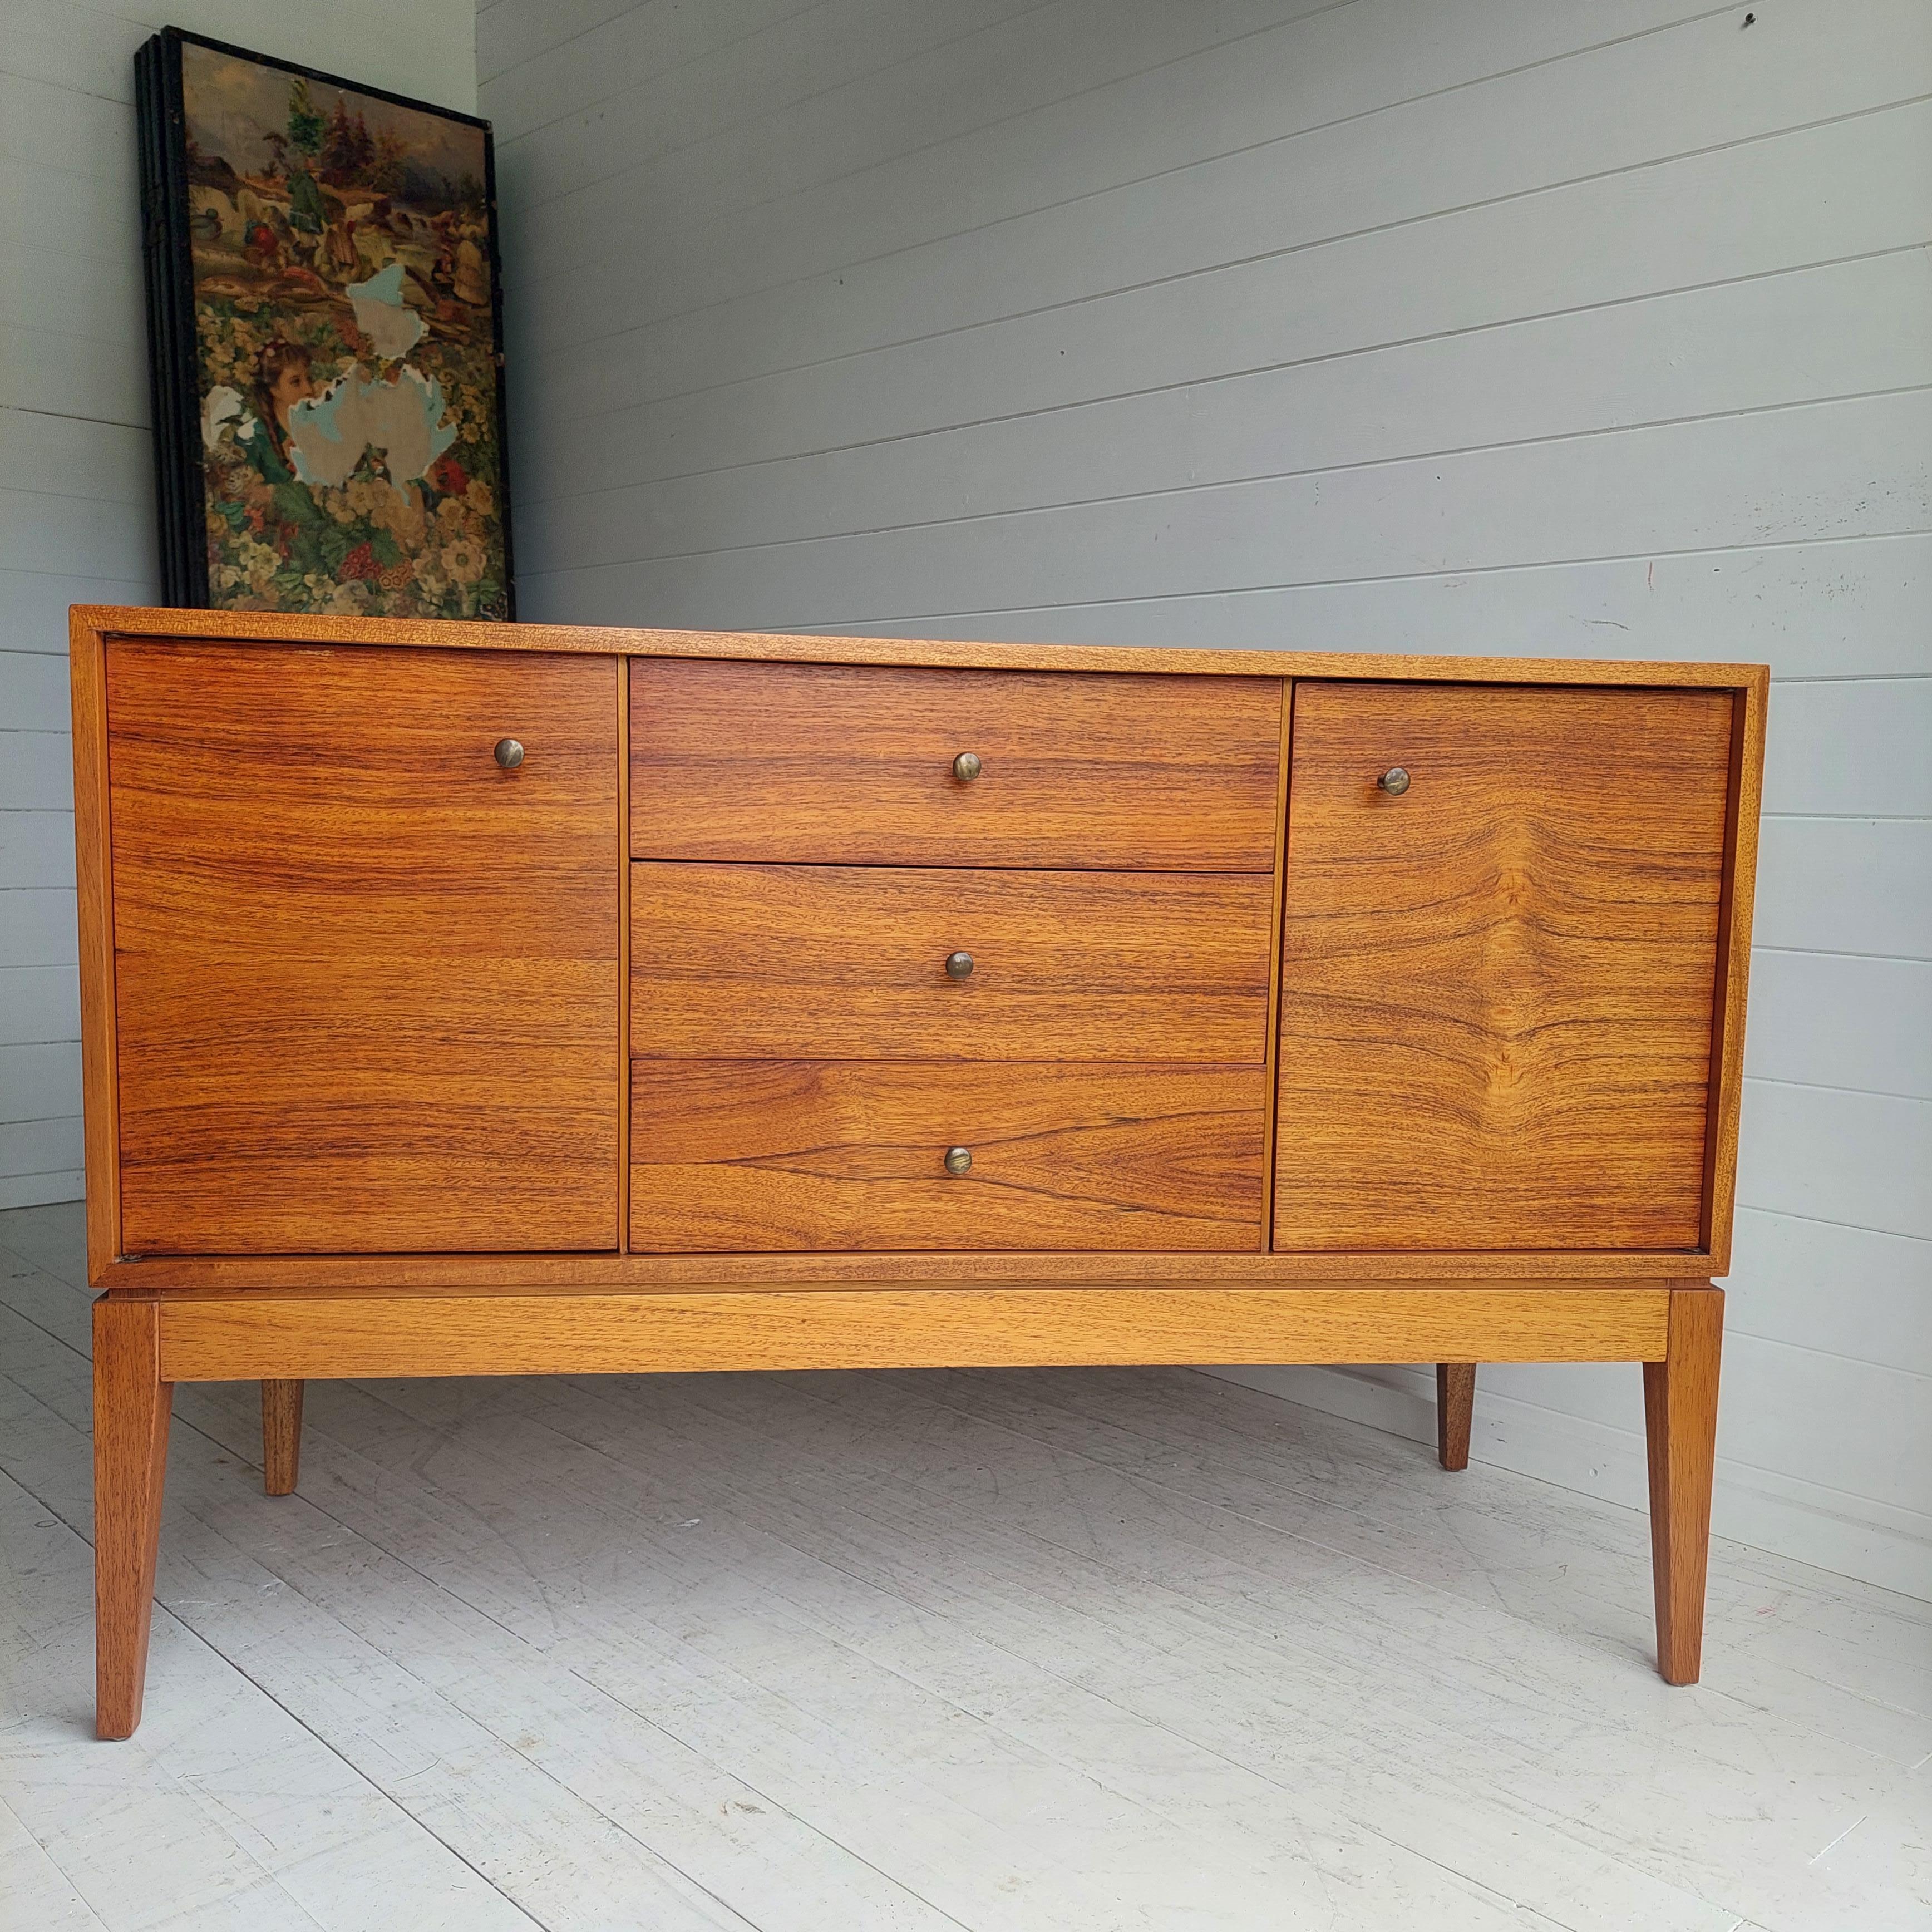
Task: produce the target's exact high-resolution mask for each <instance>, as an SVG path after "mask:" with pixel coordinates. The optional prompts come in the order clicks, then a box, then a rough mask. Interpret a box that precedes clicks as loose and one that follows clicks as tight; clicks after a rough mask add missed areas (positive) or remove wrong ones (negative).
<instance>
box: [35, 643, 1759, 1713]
mask: <svg viewBox="0 0 1932 1932" xmlns="http://www.w3.org/2000/svg"><path fill="white" fill-rule="evenodd" d="M72 650H73V669H74V678H73V684H74V757H75V784H76V804H77V811H76V836H77V861H78V866H79V878H80V939H81V950H80V963H81V977H82V992H83V1007H82V1034H83V1080H84V1088H85V1093H86V1109H87V1127H86V1158H87V1164H88V1189H89V1207H88V1235H89V1277H90V1279H91V1280H92V1281H93V1282H94V1283H95V1284H96V1285H98V1286H102V1287H104V1288H105V1289H106V1290H107V1293H106V1294H105V1295H104V1296H103V1298H102V1299H101V1301H100V1302H99V1303H98V1304H97V1307H96V1317H95V1320H96V1352H95V1360H96V1382H95V1444H96V1490H97V1524H98V1531H97V1536H96V1584H97V1621H98V1631H99V1637H98V1706H99V1724H100V1727H101V1731H102V1734H103V1735H104V1736H125V1735H126V1734H127V1732H128V1731H130V1730H131V1729H132V1728H133V1724H135V1722H136V1720H137V1718H138V1716H139V1709H140V1702H141V1679H142V1669H143V1663H144V1658H145V1648H146V1633H147V1630H148V1620H149V1617H150V1615H151V1601H152V1592H153V1580H154V1547H155V1538H156V1535H157V1532H158V1525H159V1514H160V1492H161V1481H162V1475H163V1460H164V1455H165V1444H166V1421H167V1415H168V1410H169V1392H170V1389H171V1386H172V1382H174V1381H175V1380H178V1379H200V1378H204V1377H205V1378H211V1379H213V1378H225V1377H232V1376H248V1377H251V1378H254V1379H260V1381H261V1382H262V1383H263V1425H264V1435H263V1445H264V1473H265V1480H266V1484H267V1485H268V1487H269V1488H270V1489H271V1490H272V1491H283V1490H287V1489H290V1488H292V1487H293V1486H294V1484H295V1481H296V1476H297V1474H298V1456H299V1430H300V1416H301V1410H302V1384H303V1382H304V1381H305V1379H307V1378H309V1377H312V1376H383V1375H433V1374H511V1373H551V1372H556V1373H604V1372H610V1373H622V1372H634V1371H639V1370H663V1369H678V1370H695V1369H710V1370H715V1369H726V1368H804V1367H889V1366H891V1367H918V1366H930V1365H939V1364H985V1365H1004V1364H1036V1363H1037V1364H1046V1363H1083V1362H1091V1363H1123V1362H1145V1361H1163V1362H1193V1363H1203V1364H1206V1363H1221V1362H1286V1361H1364V1362H1366V1361H1435V1362H1436V1363H1437V1364H1439V1373H1440V1382H1439V1387H1440V1390H1441V1394H1442V1412H1441V1425H1442V1436H1441V1441H1440V1444H1439V1450H1440V1453H1441V1454H1442V1457H1443V1460H1445V1463H1449V1464H1451V1465H1457V1464H1460V1463H1462V1462H1463V1461H1464V1460H1466V1457H1467V1445H1468V1431H1469V1412H1470V1406H1471V1400H1472V1393H1473V1387H1474V1382H1475V1364H1476V1363H1478V1362H1479V1361H1641V1362H1643V1364H1645V1365H1646V1367H1645V1392H1646V1409H1647V1415H1648V1418H1649V1447H1650V1466H1651V1475H1652V1505H1653V1530H1654V1556H1655V1571H1656V1577H1657V1604H1658V1643H1659V1652H1658V1655H1659V1664H1660V1667H1661V1670H1662V1671H1663V1673H1664V1676H1666V1677H1667V1679H1670V1681H1672V1682H1686V1681H1688V1680H1689V1679H1691V1678H1693V1677H1694V1676H1695V1675H1696V1673H1697V1667H1698V1644H1699V1636H1700V1621H1701V1613H1702V1605H1703V1579H1704V1565H1705V1556H1706V1547H1707V1544H1708V1536H1709V1500H1710V1481H1711V1471H1712V1454H1713V1443H1714V1432H1715V1403H1716V1388H1717V1376H1718V1355H1719V1344H1720V1340H1721V1327H1722V1314H1721V1310H1722V1300H1721V1297H1720V1296H1718V1295H1717V1294H1716V1293H1715V1291H1714V1290H1712V1289H1710V1288H1709V1286H1708V1285H1707V1284H1706V1283H1704V1282H1703V1280H1702V1279H1701V1278H1702V1277H1703V1276H1705V1275H1706V1274H1709V1273H1710V1272H1712V1270H1713V1268H1714V1267H1715V1268H1721V1267H1722V1266H1723V1265H1724V1258H1725V1257H1726V1256H1727V1255H1728V1253H1729V1247H1730V1232H1731V1220H1732V1215H1733V1205H1734V1198H1735V1196H1734V1187H1733V1177H1734V1170H1735V1166H1736V1154H1737V1132H1738V1112H1739V1093H1740V1090H1741V1088H1742V1067H1743V1061H1742V1055H1743V1039H1744V1036H1743V1018H1744V1007H1745V984H1746V976H1747V973H1748V961H1749V941H1750V919H1751V896H1752V880H1753V872H1754V863H1755V857H1756V850H1757V844H1756V841H1757V813H1758V787H1759V783H1760V768H1761V765H1762V760H1763V742H1764V709H1765V700H1766V673H1765V672H1764V670H1763V668H1762V667H1755V666H1739V665H1704V664H1690V665H1658V664H1586V663H1580V662H1566V661H1555V662H1537V663H1529V662H1523V661H1516V660H1508V659H1468V658H1428V657H1419V656H1410V655H1391V656H1388V657H1379V656H1373V655H1360V654H1357V655H1315V654H1312V653H1308V652H1281V653H1270V652H1207V651H1182V652H1144V651H1139V650H1111V649H1100V648H1091V647H1081V648H1078V649H1055V648H1053V647H1050V646H1017V645H999V644H979V643H966V644H960V643H928V642H914V641H910V640H892V639H854V638H844V637H837V638H832V637H815V638H814V637H783V638H775V637H754V636H748V635H745V634H725V633H691V632H673V631H596V630H582V629H577V628H571V627H565V626H549V625H513V626H496V625H493V626H489V627H487V628H478V627H473V626H468V625H457V624H442V623H410V622H402V623H398V622H386V621H384V622H377V621H372V620H368V619H331V618H286V617H276V616H256V615H245V614H243V613H208V612H184V611H123V610H101V609H92V608H87V607H82V608H77V610H76V611H75V613H74V620H73V628H72ZM502 736H515V737H517V738H519V739H522V740H523V742H524V743H525V744H526V746H527V747H528V757H527V758H526V762H525V763H524V764H523V766H522V767H521V768H520V769H519V770H517V771H516V772H504V771H502V770H499V769H498V768H497V766H496V763H495V762H494V760H493V758H492V757H491V756H490V751H491V748H492V746H493V745H494V743H495V742H496V739H499V737H502ZM962 750H971V751H975V752H976V753H977V754H978V755H979V757H980V759H981V760H982V765H981V772H980V776H979V777H978V778H976V779H974V781H972V782H971V784H961V783H959V781H956V779H954V778H953V777H952V776H951V775H950V768H951V763H952V760H953V757H954V756H955V755H956V753H957V752H959V751H962ZM1395 763H1400V764H1402V765H1403V766H1406V768H1408V769H1409V771H1410V772H1412V774H1413V784H1412V787H1411V788H1410V790H1409V791H1408V792H1407V793H1406V794H1405V795H1403V796H1400V797H1397V796H1391V795H1388V794H1386V793H1384V792H1382V791H1381V790H1378V789H1377V788H1376V784H1375V780H1376V776H1377V775H1378V774H1379V772H1382V770H1385V769H1387V768H1388V766H1390V765H1392V764H1395ZM960 950H964V951H967V952H970V953H972V954H973V955H974V970H973V971H972V973H971V974H970V975H968V976H966V977H964V978H955V977H951V976H949V975H948V974H947V973H946V971H945V970H944V961H945V959H946V956H947V954H948V953H951V952H954V951H960ZM948 1146H966V1147H970V1148H971V1149H972V1151H973V1157H974V1158H973V1162H972V1165H971V1169H970V1171H969V1172H967V1173H965V1174H963V1175H948V1174H947V1173H946V1172H945V1171H944V1166H943V1156H944V1150H945V1148H947V1147H948ZM1271 1220H1272V1222H1273V1232H1272V1247H1271V1246H1270V1240H1271V1236H1270V1227H1269V1224H1270V1222H1271ZM631 1247H634V1248H636V1249H637V1250H640V1251H638V1252H623V1250H625V1249H627V1248H631ZM673 1248H675V1249H678V1250H681V1251H679V1252H672V1251H669V1250H673ZM654 1249H655V1250H659V1251H656V1252H652V1251H648V1250H654Z"/></svg>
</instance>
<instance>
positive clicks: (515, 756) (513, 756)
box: [496, 738, 523, 772]
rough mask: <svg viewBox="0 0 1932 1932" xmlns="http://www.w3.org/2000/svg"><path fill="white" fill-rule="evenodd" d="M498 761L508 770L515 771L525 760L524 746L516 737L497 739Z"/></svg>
mask: <svg viewBox="0 0 1932 1932" xmlns="http://www.w3.org/2000/svg"><path fill="white" fill-rule="evenodd" d="M496 762H497V763H499V765H501V766H502V768H503V769H504V770H505V771H506V772H513V771H514V770H515V769H517V766H519V765H520V764H521V763H523V746H522V745H520V744H518V743H517V741H516V739H514V738H499V739H497V740H496Z"/></svg>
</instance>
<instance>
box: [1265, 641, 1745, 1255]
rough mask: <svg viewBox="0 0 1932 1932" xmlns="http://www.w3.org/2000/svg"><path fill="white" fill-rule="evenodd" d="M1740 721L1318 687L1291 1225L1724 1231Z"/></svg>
mask: <svg viewBox="0 0 1932 1932" xmlns="http://www.w3.org/2000/svg"><path fill="white" fill-rule="evenodd" d="M1732 725H1733V704H1732V700H1731V698H1730V694H1728V693H1724V692H1705V691H1592V690H1587V689H1585V690H1567V691H1566V690H1540V689H1535V688H1525V687H1520V686H1519V687H1517V688H1490V687H1484V686H1478V685H1463V686H1460V687H1458V686H1434V687H1432V686H1427V685H1409V684H1347V685H1344V684H1338V683H1332V682H1316V681H1312V680H1311V681H1309V682H1304V683H1302V684H1301V685H1298V687H1297V689H1296V695H1295V758H1294V772H1293V774H1292V778H1291V779H1290V784H1289V841H1288V876H1289V886H1288V899H1287V911H1286V919H1285V922H1284V937H1283V968H1282V993H1281V1015H1282V1017H1281V1043H1280V1116H1279V1119H1278V1121H1277V1129H1276V1132H1277V1136H1278V1149H1279V1151H1278V1153H1277V1165H1276V1181H1275V1206H1274V1240H1275V1244H1276V1246H1277V1247H1285V1248H1299V1249H1314V1250H1322V1249H1336V1248H1365V1247H1366V1248H1400V1247H1424V1246H1427V1247H1442V1246H1454V1247H1469V1248H1479V1249H1480V1248H1512V1247H1523V1248H1529V1247H1535V1248H1564V1247H1579V1248H1627V1247H1636V1248H1644V1247H1649V1248H1674V1249H1679V1250H1683V1251H1685V1252H1686V1253H1688V1252H1691V1251H1693V1250H1696V1249H1697V1247H1699V1245H1700V1234H1701V1220H1702V1215H1701V1209H1702V1202H1703V1191H1704V1190H1703V1179H1704V1152H1705V1143H1706V1121H1707V1110H1708V1106H1709V1100H1710V1073H1711V1046H1712V1013H1713V997H1714V989H1715V976H1716V962H1717V957H1718V929H1719V918H1720V910H1721V899H1722V895H1723V884H1724V850H1725V821H1726V799H1727V775H1728V774H1729V772H1730V769H1731V757H1730V742H1731V733H1732ZM1391 766H1402V767H1403V768H1404V769H1406V770H1407V771H1408V772H1409V774H1410V775H1411V779H1412V783H1411V786H1410V788H1409V790H1408V791H1407V792H1406V793H1404V794H1403V795H1402V796H1390V795H1389V794H1388V793H1385V792H1383V791H1382V790H1379V789H1378V787H1377V783H1376V781H1377V778H1378V776H1379V774H1380V773H1382V772H1385V771H1386V770H1388V769H1389V768H1390V767H1391Z"/></svg>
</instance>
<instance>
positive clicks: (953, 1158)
mask: <svg viewBox="0 0 1932 1932" xmlns="http://www.w3.org/2000/svg"><path fill="white" fill-rule="evenodd" d="M946 1171H947V1173H948V1174H970V1173H971V1172H972V1171H973V1150H972V1149H971V1148H962V1147H952V1148H947V1150H946Z"/></svg>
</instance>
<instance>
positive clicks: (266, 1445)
mask: <svg viewBox="0 0 1932 1932" xmlns="http://www.w3.org/2000/svg"><path fill="white" fill-rule="evenodd" d="M306 1386H307V1385H306V1384H305V1383H302V1382H264V1383H263V1385H262V1487H263V1489H264V1490H266V1491H267V1492H268V1493H269V1495H270V1496H293V1494H294V1493H295V1487H296V1470H297V1469H298V1468H299V1466H300V1465H301V1463H302V1391H303V1389H304V1388H305V1387H306Z"/></svg>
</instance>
